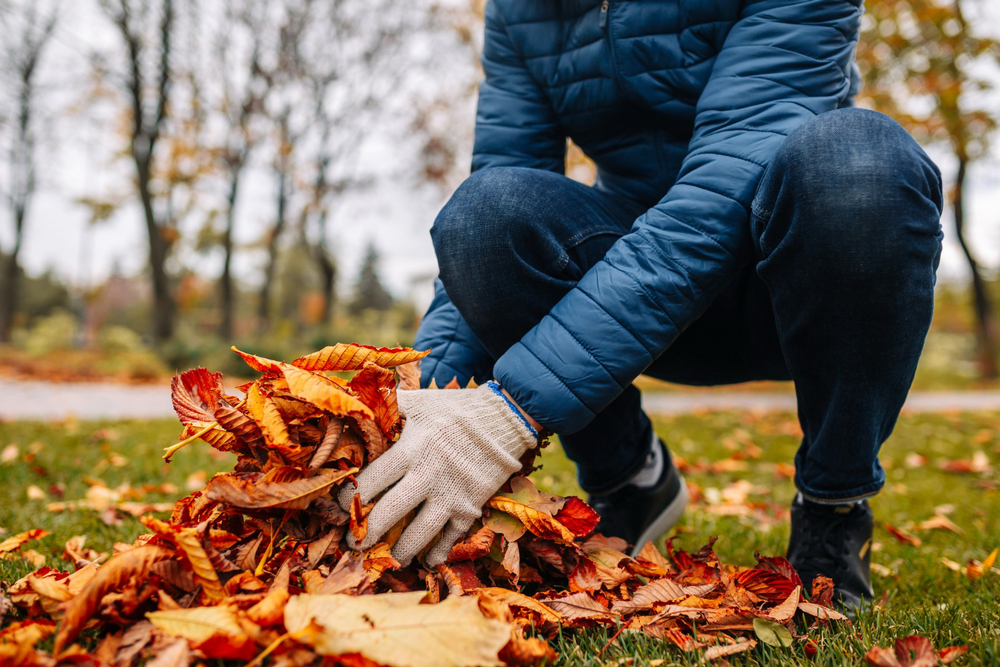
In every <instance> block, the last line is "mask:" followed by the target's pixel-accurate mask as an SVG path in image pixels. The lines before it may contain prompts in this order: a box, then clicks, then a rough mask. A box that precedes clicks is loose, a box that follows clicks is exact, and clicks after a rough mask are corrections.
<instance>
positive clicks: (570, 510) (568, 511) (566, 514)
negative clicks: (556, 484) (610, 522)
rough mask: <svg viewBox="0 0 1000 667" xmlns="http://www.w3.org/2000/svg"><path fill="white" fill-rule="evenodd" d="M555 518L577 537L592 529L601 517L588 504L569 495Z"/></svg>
mask: <svg viewBox="0 0 1000 667" xmlns="http://www.w3.org/2000/svg"><path fill="white" fill-rule="evenodd" d="M555 519H556V521H558V522H559V523H561V524H562V525H564V526H566V527H567V528H569V530H570V532H571V533H573V534H574V535H576V536H577V537H586V536H587V535H590V533H592V532H593V531H594V528H595V527H596V526H597V522H598V521H600V520H601V517H599V516H598V515H597V512H595V511H594V510H593V508H592V507H591V506H590V505H588V504H587V503H585V502H583V501H582V500H580V499H579V498H577V497H576V496H570V497H569V498H567V499H566V504H565V505H563V508H562V509H561V510H559V511H558V512H556V517H555Z"/></svg>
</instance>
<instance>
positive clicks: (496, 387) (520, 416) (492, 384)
mask: <svg viewBox="0 0 1000 667" xmlns="http://www.w3.org/2000/svg"><path fill="white" fill-rule="evenodd" d="M486 386H487V387H489V388H490V391H492V392H493V393H494V394H496V395H497V396H499V397H500V398H502V399H503V400H504V403H506V404H507V406H508V407H509V408H510V409H511V410H512V411H513V412H514V414H515V415H517V418H518V419H520V420H521V421H522V422H523V423H524V425H525V426H526V427H527V428H528V431H530V432H531V435H532V436H534V437H535V438H536V439H537V438H538V431H536V430H535V427H534V426H532V425H531V424H530V423H529V422H528V420H527V419H525V418H524V415H523V414H521V411H520V410H518V409H517V406H516V405H514V402H513V401H511V400H510V399H509V398H507V396H506V395H504V393H503V392H502V391H501V390H500V385H498V384H497V383H496V382H495V381H494V380H490V381H489V382H487V383H486Z"/></svg>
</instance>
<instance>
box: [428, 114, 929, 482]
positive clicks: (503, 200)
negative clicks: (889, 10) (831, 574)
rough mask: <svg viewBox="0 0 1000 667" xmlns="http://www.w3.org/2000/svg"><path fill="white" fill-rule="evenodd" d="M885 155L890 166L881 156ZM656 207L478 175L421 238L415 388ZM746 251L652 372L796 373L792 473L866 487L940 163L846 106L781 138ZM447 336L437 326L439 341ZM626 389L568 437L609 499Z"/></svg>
mask: <svg viewBox="0 0 1000 667" xmlns="http://www.w3.org/2000/svg"><path fill="white" fill-rule="evenodd" d="M886 163H888V164H892V165H894V166H895V168H894V169H891V170H886V169H883V168H881V167H880V166H879V167H877V168H876V167H875V165H884V164H886ZM653 204H655V202H637V201H633V200H630V199H626V198H624V197H622V196H620V195H616V194H614V193H611V192H606V191H602V190H601V188H600V186H597V187H587V186H584V185H581V184H579V183H576V182H574V181H572V180H570V179H568V178H566V177H564V176H561V175H559V174H555V173H552V172H548V171H541V170H534V169H521V168H494V169H488V170H484V171H479V172H476V173H474V174H473V175H472V176H471V177H470V178H469V179H468V180H467V181H466V182H465V183H464V184H463V185H462V186H461V187H459V188H458V190H457V191H456V192H455V194H454V195H453V196H452V198H451V200H450V201H449V202H448V204H447V205H446V206H445V207H444V208H443V209H442V211H441V213H440V214H439V215H438V218H437V220H436V221H435V224H434V228H433V229H432V230H431V235H432V237H433V240H434V247H435V251H436V253H437V259H438V264H439V267H440V279H439V281H438V283H437V293H436V296H435V300H434V303H433V304H432V306H431V308H430V310H429V311H428V314H427V316H426V317H425V319H424V321H423V323H422V324H421V328H420V331H419V332H418V334H417V340H416V345H417V347H420V348H424V349H426V348H427V347H430V348H432V352H431V355H430V356H429V357H428V358H427V359H425V365H424V373H423V378H422V381H423V382H424V383H425V384H426V383H428V382H430V380H431V378H432V377H433V378H434V379H436V381H437V383H438V384H439V385H440V384H443V383H446V382H448V381H449V380H451V379H452V377H453V376H458V379H459V381H460V382H462V383H464V382H466V381H467V380H468V378H469V377H475V378H476V379H477V380H478V381H483V380H485V379H488V378H490V377H491V376H492V366H493V362H494V361H495V359H496V358H497V357H499V356H500V355H502V354H503V353H504V351H505V350H507V348H508V347H510V346H511V345H513V344H514V343H515V342H517V341H518V340H519V339H520V338H521V337H522V336H523V335H524V334H525V333H526V332H527V331H528V330H530V329H531V328H532V327H533V326H534V325H535V324H536V323H538V322H539V321H540V320H541V319H542V317H543V316H545V315H546V314H547V313H548V311H549V310H550V309H551V308H552V307H553V306H554V305H555V304H556V302H557V301H559V299H560V298H561V297H562V296H563V295H564V294H565V293H566V292H567V291H569V290H570V288H572V287H573V285H574V284H575V283H576V282H577V281H578V280H579V279H580V278H581V277H582V276H583V274H584V273H585V272H586V271H587V270H588V269H589V268H590V267H591V266H593V265H594V264H595V263H596V262H597V261H599V260H600V259H601V258H602V257H603V256H604V254H605V253H606V252H607V251H608V249H609V248H610V247H611V245H612V244H613V243H614V242H615V240H616V239H618V238H619V237H620V236H622V235H624V234H626V233H628V231H629V228H630V227H631V225H632V222H633V221H634V220H635V219H636V218H637V217H638V216H639V215H640V214H642V213H643V211H645V210H646V209H647V208H649V207H650V206H652V205H653ZM750 213H751V215H750V221H749V224H750V225H751V229H752V237H753V241H754V249H755V258H754V261H752V262H751V263H749V264H747V265H746V266H745V267H744V268H743V270H742V271H741V272H740V273H739V275H738V276H736V277H735V278H734V279H733V281H732V282H731V283H730V284H729V286H728V288H727V289H726V290H725V291H724V293H723V294H722V295H721V296H719V297H718V298H717V299H716V300H715V301H714V302H713V303H712V304H711V305H710V306H709V307H708V309H707V310H706V311H705V313H704V314H703V315H702V316H701V317H700V318H699V319H698V320H696V321H695V322H694V323H693V324H692V325H691V326H690V327H688V328H687V329H686V330H685V331H684V332H683V333H682V334H681V335H680V336H679V337H678V338H677V340H676V341H675V342H674V344H673V345H672V346H671V347H670V348H669V349H667V350H666V351H665V352H664V353H663V354H662V355H661V356H660V357H659V358H658V359H657V360H656V361H655V362H653V364H652V365H651V366H650V367H649V368H648V369H647V370H646V374H647V375H650V376H653V377H656V378H660V379H663V380H668V381H670V382H677V383H682V384H688V385H718V384H732V383H738V382H747V381H750V380H794V382H795V388H796V395H797V400H798V415H799V421H800V422H801V425H802V431H803V433H804V437H803V439H802V445H801V447H800V448H799V451H798V454H797V455H796V458H795V463H796V480H795V481H796V484H797V486H798V488H799V490H800V491H802V493H803V494H804V495H805V496H806V497H808V498H811V499H814V500H818V501H821V502H822V501H826V502H835V501H844V500H848V499H855V498H863V497H867V496H870V495H874V494H875V493H877V492H878V491H879V489H881V487H882V485H883V484H884V482H885V473H884V471H883V469H882V466H881V465H880V464H879V461H878V451H879V448H880V447H881V445H882V443H883V442H884V441H885V440H886V438H888V437H889V435H890V433H891V432H892V430H893V427H894V426H895V422H896V418H897V417H898V415H899V411H900V409H901V407H902V405H903V402H904V400H905V399H906V394H907V392H908V390H909V387H910V384H911V382H912V380H913V374H914V372H915V370H916V366H917V361H918V359H919V357H920V352H921V349H922V347H923V343H924V338H925V336H926V334H927V329H928V327H929V326H930V321H931V314H932V311H933V306H934V281H935V271H936V269H937V264H938V260H939V257H940V251H941V238H942V233H941V226H940V223H939V218H940V213H941V184H940V173H939V171H938V169H937V167H936V166H935V165H934V164H933V162H931V160H930V158H928V157H927V155H926V154H925V153H924V152H923V150H921V149H920V147H919V146H918V145H917V144H916V142H914V141H913V139H912V138H911V137H910V136H909V135H908V134H907V133H906V132H905V131H904V130H903V129H902V128H901V127H900V126H899V125H897V124H896V123H895V122H894V121H892V120H890V119H889V118H888V117H886V116H883V115H881V114H878V113H875V112H872V111H865V110H858V109H843V110H838V111H834V112H830V113H827V114H823V115H821V116H818V117H816V118H814V119H812V120H810V121H809V122H807V123H805V124H803V125H802V126H801V127H800V128H799V129H797V130H796V131H795V132H793V133H792V134H790V135H789V136H788V137H787V139H786V140H785V141H784V143H783V144H782V146H781V148H780V149H779V150H778V152H777V153H776V154H775V156H774V157H773V159H772V160H771V161H770V163H769V166H768V168H767V170H766V171H765V173H764V176H763V177H762V179H761V181H760V183H759V185H758V187H757V191H756V195H755V197H754V199H753V203H752V206H751V211H750ZM442 332H445V333H444V334H442ZM650 429H651V425H650V421H649V418H648V417H647V416H646V415H645V414H644V413H643V411H642V408H641V406H640V395H639V391H638V390H637V389H636V388H635V387H634V386H630V387H629V388H627V389H626V390H625V391H624V392H623V393H622V394H621V395H620V396H619V397H618V398H617V399H616V400H615V401H614V402H613V403H611V405H609V406H608V407H607V408H606V409H605V410H604V411H603V412H602V413H600V414H599V415H598V416H597V418H596V419H594V421H593V422H592V423H591V424H590V425H589V426H587V427H586V428H584V429H583V430H581V431H579V432H577V433H574V434H572V435H568V436H565V437H563V438H562V443H563V447H564V448H565V451H566V454H567V456H569V458H570V459H572V460H573V461H574V462H575V463H576V465H577V470H578V476H579V480H580V484H581V486H582V487H583V488H584V489H585V490H586V491H588V492H589V493H595V494H599V493H603V492H607V491H610V490H612V489H614V488H615V487H617V486H619V485H621V484H622V483H623V482H624V481H625V480H627V479H628V478H629V477H630V476H631V475H632V474H633V473H634V472H635V471H636V470H637V469H638V468H639V466H641V464H642V461H643V459H644V457H645V455H646V453H647V451H648V447H649V439H650V436H651V432H650Z"/></svg>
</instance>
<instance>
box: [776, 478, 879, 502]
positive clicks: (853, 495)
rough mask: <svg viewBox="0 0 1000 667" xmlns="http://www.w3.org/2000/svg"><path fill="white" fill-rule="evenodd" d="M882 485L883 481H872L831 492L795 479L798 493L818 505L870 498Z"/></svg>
mask: <svg viewBox="0 0 1000 667" xmlns="http://www.w3.org/2000/svg"><path fill="white" fill-rule="evenodd" d="M883 485H884V483H879V482H872V483H871V484H866V485H864V486H859V487H856V488H854V489H848V490H846V491H833V492H831V491H816V490H813V489H810V488H808V487H807V486H805V485H804V484H802V482H800V481H799V480H796V481H795V486H796V487H797V488H798V490H799V493H801V494H802V497H803V498H805V499H806V500H808V501H810V502H814V503H817V504H820V505H843V504H846V503H853V502H857V501H859V500H864V499H865V498H871V497H872V496H874V495H877V494H878V492H879V491H881V490H882V486H883Z"/></svg>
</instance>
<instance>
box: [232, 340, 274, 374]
mask: <svg viewBox="0 0 1000 667" xmlns="http://www.w3.org/2000/svg"><path fill="white" fill-rule="evenodd" d="M230 349H232V351H233V352H235V353H236V354H238V355H240V357H242V358H243V361H245V362H247V366H249V367H250V368H252V369H254V370H255V371H258V372H260V373H263V372H265V371H280V370H281V367H282V366H283V365H284V364H282V363H281V362H280V361H274V360H273V359H266V358H264V357H258V356H255V355H253V354H249V353H247V352H242V351H240V350H237V349H236V347H235V346H233V347H232V348H230Z"/></svg>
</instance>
